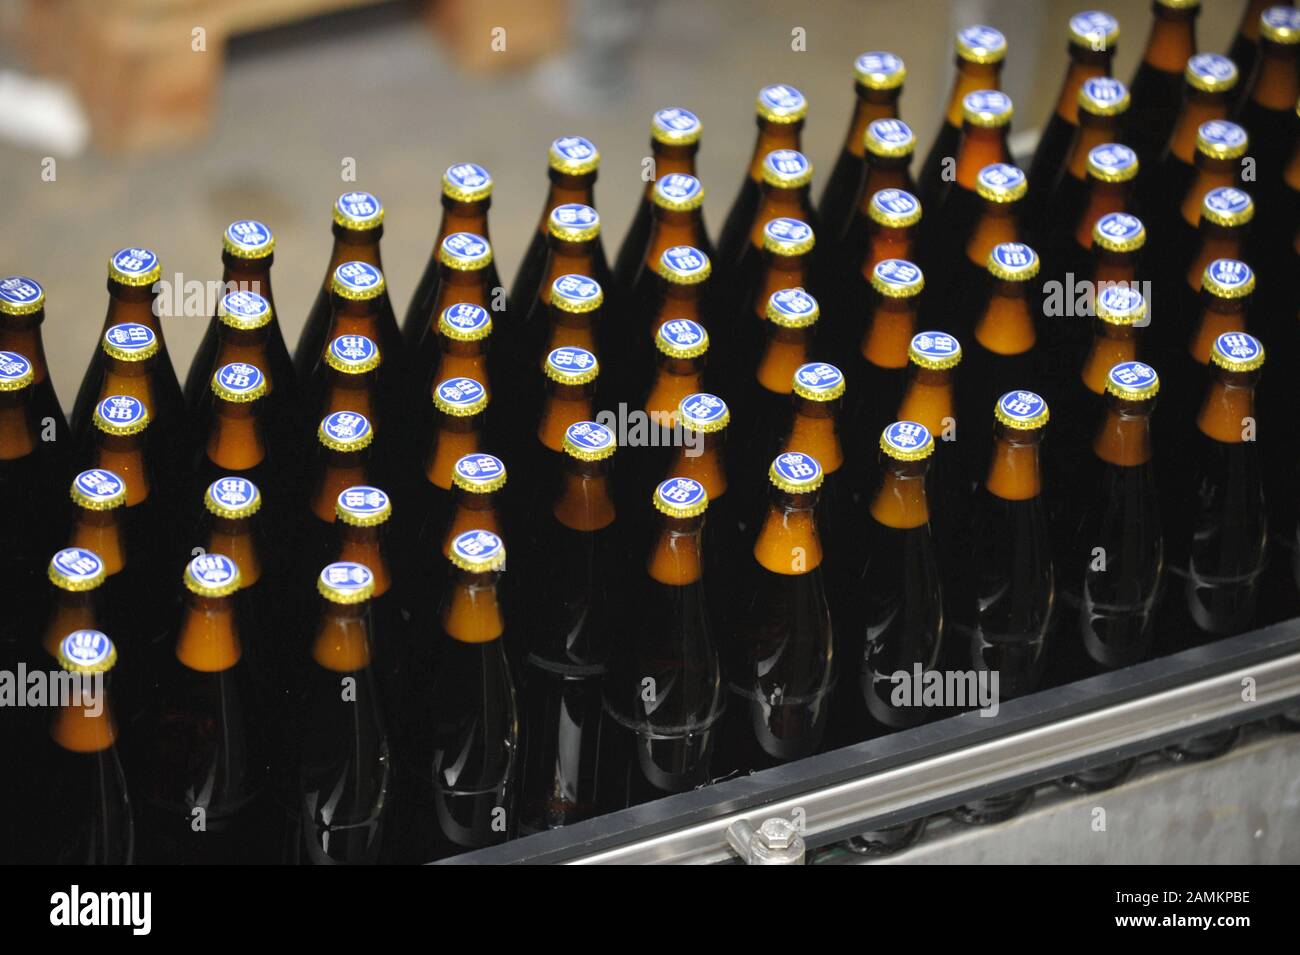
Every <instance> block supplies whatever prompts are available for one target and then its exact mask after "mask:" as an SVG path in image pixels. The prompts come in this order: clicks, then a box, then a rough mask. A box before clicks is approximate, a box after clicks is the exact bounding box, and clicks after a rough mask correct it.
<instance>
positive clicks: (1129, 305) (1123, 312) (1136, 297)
mask: <svg viewBox="0 0 1300 955" xmlns="http://www.w3.org/2000/svg"><path fill="white" fill-rule="evenodd" d="M1095 309H1096V312H1097V317H1098V318H1099V319H1101V320H1102V321H1103V322H1105V323H1106V324H1107V325H1136V324H1138V323H1139V322H1141V321H1142V320H1143V319H1144V318H1146V317H1147V303H1146V299H1145V298H1143V296H1142V293H1141V292H1139V291H1138V290H1137V289H1135V288H1133V287H1132V286H1129V285H1104V286H1102V289H1101V291H1099V292H1098V293H1097V301H1096V305H1095Z"/></svg>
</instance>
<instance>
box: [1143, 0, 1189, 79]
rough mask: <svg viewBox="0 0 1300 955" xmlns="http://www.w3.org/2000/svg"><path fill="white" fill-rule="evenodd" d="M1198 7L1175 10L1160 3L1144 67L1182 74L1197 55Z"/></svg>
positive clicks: (1156, 8)
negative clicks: (1190, 59) (1191, 59)
mask: <svg viewBox="0 0 1300 955" xmlns="http://www.w3.org/2000/svg"><path fill="white" fill-rule="evenodd" d="M1198 12H1199V11H1198V10H1196V9H1195V8H1192V9H1187V10H1171V9H1169V8H1168V7H1165V6H1161V5H1160V4H1156V7H1155V19H1154V20H1152V21H1151V33H1150V34H1149V35H1148V36H1147V45H1146V49H1145V50H1144V51H1143V53H1142V65H1143V66H1145V67H1149V68H1151V69H1154V70H1159V71H1160V72H1162V73H1182V72H1183V68H1184V67H1185V66H1186V65H1187V61H1188V59H1189V58H1191V56H1192V55H1193V54H1194V53H1195V52H1196V15H1197V13H1198Z"/></svg>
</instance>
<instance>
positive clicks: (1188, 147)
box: [1169, 87, 1228, 166]
mask: <svg viewBox="0 0 1300 955" xmlns="http://www.w3.org/2000/svg"><path fill="white" fill-rule="evenodd" d="M1227 118H1228V94H1227V93H1207V92H1206V91H1204V90H1198V89H1194V88H1192V87H1187V88H1186V97H1185V98H1184V100H1183V108H1182V110H1180V111H1179V113H1178V122H1177V123H1176V124H1175V125H1174V131H1173V134H1172V135H1171V136H1170V137H1169V155H1170V156H1172V157H1173V158H1174V159H1176V160H1178V161H1179V162H1181V163H1183V164H1184V165H1187V166H1190V165H1192V164H1193V163H1194V162H1196V131H1197V130H1198V129H1200V128H1201V124H1202V123H1208V122H1209V121H1210V120H1212V119H1227Z"/></svg>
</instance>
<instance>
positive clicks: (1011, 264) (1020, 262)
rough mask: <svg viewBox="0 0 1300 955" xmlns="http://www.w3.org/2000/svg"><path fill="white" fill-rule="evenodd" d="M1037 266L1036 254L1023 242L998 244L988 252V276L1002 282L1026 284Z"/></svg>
mask: <svg viewBox="0 0 1300 955" xmlns="http://www.w3.org/2000/svg"><path fill="white" fill-rule="evenodd" d="M1038 266H1039V261H1038V253H1037V252H1035V251H1034V250H1033V249H1031V248H1030V247H1029V246H1027V245H1025V243H1023V242H999V243H998V244H997V245H995V246H993V248H992V250H991V251H990V252H989V260H988V269H989V274H990V275H992V276H993V277H994V278H996V279H1001V280H1002V281H1003V282H1027V281H1029V280H1030V279H1032V278H1033V277H1034V276H1035V275H1037V274H1038Z"/></svg>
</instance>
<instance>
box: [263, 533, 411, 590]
mask: <svg viewBox="0 0 1300 955" xmlns="http://www.w3.org/2000/svg"><path fill="white" fill-rule="evenodd" d="M335 523H336V524H337V526H338V534H339V547H338V558H337V559H338V560H341V561H352V562H355V563H358V564H364V565H365V566H366V567H369V568H370V572H371V573H372V574H374V576H375V598H376V599H378V598H379V597H382V596H384V594H386V593H388V591H389V590H390V589H391V588H392V586H393V576H392V572H391V569H390V568H389V564H388V546H387V541H386V540H385V538H386V536H387V527H386V525H384V524H375V525H373V526H371V527H356V526H354V525H352V524H346V523H344V522H343V521H336V522H335ZM241 569H242V568H241Z"/></svg>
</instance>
